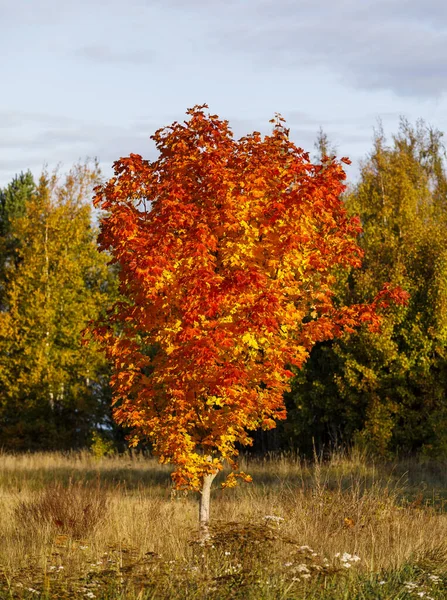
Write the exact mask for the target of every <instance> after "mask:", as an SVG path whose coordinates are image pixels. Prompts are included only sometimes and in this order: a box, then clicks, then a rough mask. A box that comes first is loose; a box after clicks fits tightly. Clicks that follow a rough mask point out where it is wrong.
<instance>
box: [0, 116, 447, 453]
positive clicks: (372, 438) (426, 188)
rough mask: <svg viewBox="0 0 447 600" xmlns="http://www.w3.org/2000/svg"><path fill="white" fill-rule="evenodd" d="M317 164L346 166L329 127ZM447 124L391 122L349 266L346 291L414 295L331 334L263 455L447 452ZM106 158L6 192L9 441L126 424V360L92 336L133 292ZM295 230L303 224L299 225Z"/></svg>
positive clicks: (3, 245) (2, 413)
mask: <svg viewBox="0 0 447 600" xmlns="http://www.w3.org/2000/svg"><path fill="white" fill-rule="evenodd" d="M317 146H318V149H319V157H318V159H317V161H320V162H322V164H326V165H328V164H330V161H328V155H329V158H330V155H331V149H330V147H329V145H328V142H327V138H326V137H325V136H324V135H320V138H319V141H318V144H317ZM444 158H445V156H444V146H443V144H442V133H441V132H440V131H438V130H435V129H433V128H430V127H429V126H427V125H426V124H425V123H424V122H422V121H420V122H418V123H417V124H416V125H414V126H413V125H411V124H410V123H409V122H407V121H406V120H401V123H400V126H399V129H398V131H397V133H396V134H395V135H393V136H392V137H391V139H390V140H387V139H386V137H385V135H384V133H383V131H381V130H380V129H379V131H377V132H375V136H374V140H373V147H372V149H371V151H370V153H369V154H368V156H367V157H366V158H365V159H364V160H363V162H362V165H361V169H360V174H359V177H358V181H357V182H356V183H355V184H352V185H350V186H349V187H348V189H347V190H346V191H345V192H344V196H343V199H344V203H345V206H346V208H347V209H348V211H349V213H350V214H351V215H358V216H359V218H360V221H361V225H362V228H363V232H362V233H361V235H360V238H359V245H360V247H361V248H362V250H363V252H364V256H363V266H362V267H361V268H360V269H352V270H349V269H348V270H346V269H343V270H342V269H337V268H336V267H335V268H334V276H335V278H336V297H335V301H336V303H338V304H339V305H340V306H342V305H345V304H356V303H363V302H367V301H368V300H369V299H371V298H372V297H374V296H375V295H376V294H377V293H378V292H379V291H380V290H381V289H382V287H383V285H384V283H385V282H390V284H391V285H399V286H400V287H402V288H403V289H404V290H406V291H408V292H409V294H410V299H409V302H408V303H407V304H406V305H405V306H398V305H396V306H393V307H391V309H390V310H389V311H388V313H387V316H386V317H385V320H384V322H383V324H382V328H381V331H380V333H373V332H371V331H369V329H368V328H367V327H366V326H365V327H364V328H361V330H360V332H357V333H356V334H355V335H351V334H350V333H345V334H344V335H343V336H342V337H341V338H340V339H338V340H331V341H326V342H321V343H317V344H316V346H315V347H314V348H313V350H312V352H311V353H310V356H309V358H308V360H307V362H306V363H305V365H304V366H303V367H302V368H301V369H297V368H295V367H293V366H291V367H290V368H291V370H293V371H294V377H293V379H292V385H291V390H290V391H289V392H286V393H285V402H286V407H287V413H288V416H287V419H286V421H284V422H278V427H277V428H276V430H272V431H269V432H260V433H256V434H254V438H255V443H254V449H255V450H257V451H265V450H280V449H297V450H299V451H300V452H303V453H311V452H312V451H313V449H314V448H317V450H318V451H319V450H320V449H323V448H324V447H328V446H330V445H334V444H336V445H351V444H355V445H360V446H362V447H365V448H368V449H370V450H371V451H373V452H375V453H377V454H380V455H382V456H390V455H393V454H396V453H397V454H407V453H423V454H426V455H432V456H445V455H446V454H447V399H446V389H447V237H446V235H445V232H446V227H445V225H446V220H447V177H446V172H445V162H444ZM100 178H101V176H100V173H99V169H98V167H97V165H96V164H94V163H85V164H78V165H75V166H74V167H73V168H72V169H71V171H70V172H69V173H68V174H67V175H65V176H59V175H58V173H52V174H51V173H47V172H44V173H43V174H42V175H41V177H40V178H39V180H38V181H36V180H35V179H34V178H33V176H32V175H31V173H29V172H28V173H22V174H20V175H18V176H16V177H15V178H14V179H13V181H11V183H9V184H8V185H7V186H6V187H5V188H4V189H2V190H0V447H2V448H3V449H5V450H14V451H22V450H37V449H63V450H65V449H70V448H79V447H84V446H86V445H88V444H89V443H90V441H91V439H92V434H93V433H94V432H98V431H99V432H101V435H103V436H109V437H111V438H113V439H114V441H115V442H116V443H120V442H121V440H122V438H123V432H122V430H120V429H118V428H117V427H116V426H115V425H114V424H113V420H112V419H111V409H110V398H111V394H110V389H109V380H110V376H111V369H110V366H109V364H108V363H107V361H106V359H105V357H104V354H103V353H102V351H101V350H100V349H99V348H98V347H97V346H96V345H95V343H94V341H92V340H91V341H90V342H89V343H88V344H82V343H81V342H82V332H83V331H84V330H85V328H86V327H87V326H88V324H89V323H90V322H91V321H95V320H97V319H98V318H100V317H101V316H103V315H104V314H105V313H106V311H107V308H108V307H109V306H111V305H112V304H113V303H114V302H115V301H116V299H117V294H118V292H117V289H118V279H119V272H118V270H117V269H116V268H115V267H114V266H111V265H109V264H108V258H107V256H106V255H105V254H104V253H100V252H99V251H98V248H97V230H96V226H95V222H96V221H95V218H94V214H93V211H92V205H91V198H92V196H93V188H94V186H95V185H97V184H98V183H99V182H100V180H101V179H100ZM290 228H291V229H293V223H290Z"/></svg>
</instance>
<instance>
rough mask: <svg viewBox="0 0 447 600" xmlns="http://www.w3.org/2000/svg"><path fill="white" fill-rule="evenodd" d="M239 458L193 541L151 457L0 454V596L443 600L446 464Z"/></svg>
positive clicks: (193, 530)
mask: <svg viewBox="0 0 447 600" xmlns="http://www.w3.org/2000/svg"><path fill="white" fill-rule="evenodd" d="M242 462H243V463H244V464H243V468H244V470H246V471H247V472H249V473H250V474H251V475H252V476H253V480H254V481H253V483H252V484H242V485H241V486H240V487H238V488H235V489H227V490H221V489H219V482H217V483H215V491H214V493H213V495H212V503H211V512H212V515H211V517H212V538H211V540H210V541H209V542H208V543H207V544H205V545H203V544H200V543H199V542H198V540H197V497H196V496H194V494H185V493H183V492H177V493H175V492H173V490H172V488H171V483H170V476H169V469H167V468H166V467H162V466H160V465H158V463H157V462H156V461H155V460H154V459H151V458H145V457H143V456H139V455H133V456H131V455H126V456H111V457H103V458H95V457H94V456H93V455H91V454H89V453H88V452H83V453H78V454H69V455H63V454H32V455H31V454H30V455H17V456H14V455H9V454H2V455H1V456H0V509H1V513H0V536H1V544H0V598H1V599H2V600H3V599H6V598H11V599H12V598H14V599H15V598H17V599H18V598H20V599H21V598H48V599H50V598H51V599H63V598H67V599H78V598H83V599H89V598H91V599H94V598H96V599H98V600H99V599H109V600H112V599H113V600H118V599H123V600H124V599H129V600H137V599H138V600H148V599H166V600H168V599H173V600H176V599H184V598H188V599H213V600H214V599H224V598H225V599H226V598H243V599H244V600H251V599H253V600H262V599H266V600H267V599H271V600H279V599H284V600H285V599H289V600H293V599H299V598H306V599H323V598H324V599H329V598H335V599H338V598H340V599H343V598H345V599H349V600H351V599H356V598H358V599H371V600H372V599H374V600H376V599H386V598H387V599H402V600H403V599H413V598H414V599H416V598H425V599H426V600H427V599H428V600H429V599H430V598H431V599H439V600H440V599H441V598H446V597H447V511H446V508H447V463H431V462H427V461H426V462H421V461H416V460H412V461H410V460H408V461H400V462H394V463H393V464H389V463H388V464H379V463H374V462H372V461H371V460H368V459H367V458H365V457H364V456H361V455H359V454H356V453H353V454H351V455H350V456H347V455H343V454H333V455H332V456H331V457H330V458H329V459H328V460H326V461H323V460H319V459H317V460H314V461H312V462H304V461H302V460H300V459H299V458H297V457H291V456H289V457H287V456H283V457H276V458H271V459H263V460H254V459H252V460H248V459H244V460H243V461H242Z"/></svg>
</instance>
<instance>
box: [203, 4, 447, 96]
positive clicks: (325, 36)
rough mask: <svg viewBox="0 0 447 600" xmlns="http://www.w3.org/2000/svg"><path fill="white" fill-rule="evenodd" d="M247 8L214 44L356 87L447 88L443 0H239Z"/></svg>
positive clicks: (412, 91) (415, 92)
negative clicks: (322, 73) (321, 72)
mask: <svg viewBox="0 0 447 600" xmlns="http://www.w3.org/2000/svg"><path fill="white" fill-rule="evenodd" d="M244 7H245V13H244V14H243V18H241V19H239V20H238V21H235V20H233V22H230V21H231V20H230V19H227V20H226V21H224V25H223V26H222V27H221V28H220V35H218V36H217V37H216V38H215V39H214V41H210V43H211V44H212V45H213V46H214V47H215V48H216V50H217V49H218V48H220V49H221V50H222V49H223V48H226V47H228V46H231V47H232V48H233V50H236V51H239V52H243V53H246V54H248V55H249V56H250V57H251V58H252V60H253V62H254V63H255V64H256V63H258V64H259V66H260V67H261V66H264V67H265V66H269V67H271V68H276V67H278V66H286V67H289V68H290V67H294V66H296V67H297V69H298V68H300V67H303V66H305V67H308V68H311V69H314V68H323V69H324V70H325V71H326V73H329V74H333V75H335V76H336V77H337V78H338V79H339V80H340V81H341V82H343V83H348V84H349V85H351V86H353V87H356V88H360V89H367V90H371V89H381V90H391V91H393V92H394V93H395V94H397V95H399V96H413V97H420V98H423V97H433V96H435V97H436V96H439V95H441V94H442V93H443V92H445V91H446V90H447V62H446V61H445V56H446V55H447V10H446V8H445V0H426V1H425V2H421V1H420V0H386V1H385V0H380V1H377V0H375V1H373V0H369V1H368V0H366V1H364V2H358V0H345V1H342V0H340V1H339V2H328V1H327V0H316V1H314V2H312V3H306V4H305V3H300V2H296V1H291V0H264V1H263V2H259V3H257V2H249V3H243V2H242V0H241V1H240V2H239V9H240V10H242V9H243V8H244ZM235 23H239V24H238V25H237V24H236V25H235Z"/></svg>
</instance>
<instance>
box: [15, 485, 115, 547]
mask: <svg viewBox="0 0 447 600" xmlns="http://www.w3.org/2000/svg"><path fill="white" fill-rule="evenodd" d="M107 508H108V496H107V494H106V492H105V491H104V490H103V489H102V488H101V487H100V484H99V482H96V483H91V482H90V483H84V482H82V481H78V482H73V481H72V480H71V479H70V481H69V483H68V485H67V486H64V485H63V484H61V483H59V482H58V483H53V484H52V485H49V486H47V487H46V488H45V489H44V490H42V491H40V492H39V493H38V494H37V497H34V498H32V499H31V500H24V501H20V502H19V504H18V505H17V506H16V508H15V516H16V518H17V520H18V521H19V522H20V524H21V526H24V525H25V526H27V527H30V528H33V529H38V528H41V527H42V525H44V524H46V525H48V526H50V527H52V528H54V529H56V530H57V531H58V532H60V533H63V534H66V535H70V536H72V537H75V538H79V537H82V536H84V535H86V534H87V533H90V532H92V531H93V530H95V529H96V527H97V526H98V525H99V524H100V523H101V522H102V521H103V520H104V518H105V516H106V514H107Z"/></svg>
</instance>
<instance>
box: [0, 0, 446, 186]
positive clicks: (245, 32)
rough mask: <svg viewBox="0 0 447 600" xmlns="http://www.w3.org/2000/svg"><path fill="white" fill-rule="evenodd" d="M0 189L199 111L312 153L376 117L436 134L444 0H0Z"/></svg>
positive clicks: (115, 150)
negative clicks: (287, 136) (274, 128)
mask: <svg viewBox="0 0 447 600" xmlns="http://www.w3.org/2000/svg"><path fill="white" fill-rule="evenodd" d="M0 52H1V56H2V59H1V63H0V64H1V66H0V90H1V93H0V186H2V185H5V184H6V183H7V182H8V181H10V179H11V178H12V177H13V176H14V174H15V173H18V172H20V171H21V170H26V169H28V168H30V169H31V170H32V171H33V172H34V173H35V174H38V173H40V171H41V169H42V167H43V165H44V164H47V165H48V166H49V167H50V168H53V167H55V166H56V165H57V163H62V164H63V165H64V166H65V167H69V166H70V165H71V164H72V163H73V162H75V161H76V160H78V159H83V158H84V157H86V156H92V157H93V156H96V157H98V158H99V160H100V162H101V165H102V167H103V171H104V174H105V175H106V176H110V174H111V165H112V163H113V161H114V160H116V159H118V158H119V157H120V156H126V155H128V154H129V153H130V152H134V153H140V154H142V155H143V156H144V157H145V158H154V157H155V154H154V147H153V145H152V142H151V140H150V139H149V136H150V135H151V134H152V133H153V132H154V131H155V130H156V129H157V128H159V127H161V126H164V125H168V124H170V123H172V121H174V120H182V119H183V118H184V114H185V111H186V109H187V108H189V107H192V106H194V105H195V104H203V103H207V104H208V105H209V107H210V111H211V112H212V113H217V114H218V115H219V116H220V117H222V118H225V119H228V120H229V121H230V124H231V125H232V128H233V131H234V133H235V135H236V136H237V137H240V136H242V135H245V134H246V133H249V132H251V131H253V130H258V131H261V132H263V133H267V132H268V131H269V130H270V127H271V125H270V124H269V119H270V118H272V117H273V116H274V114H275V113H276V112H279V113H281V114H282V115H283V116H284V117H285V118H286V120H287V122H288V126H289V127H290V129H291V137H292V139H293V141H295V142H296V143H297V144H298V145H300V146H301V147H303V148H304V149H306V150H308V151H311V152H313V143H314V140H315V138H316V135H317V132H318V130H319V128H320V127H322V128H323V129H324V130H325V132H326V133H327V134H328V136H329V138H330V139H331V141H332V142H333V144H334V145H335V146H336V147H337V149H338V150H337V152H338V154H339V155H340V156H342V155H348V156H350V157H351V159H352V160H353V161H354V165H353V166H352V167H349V169H350V170H349V171H348V175H349V177H350V179H351V180H352V179H354V178H355V174H356V172H357V170H356V165H357V164H358V160H359V159H360V158H362V157H364V156H365V154H366V153H367V152H368V151H369V150H370V148H371V140H372V134H373V128H374V126H376V125H377V119H378V118H381V119H382V122H383V125H384V128H385V131H386V132H388V133H393V131H396V127H397V124H398V120H399V116H400V115H403V116H406V117H407V118H408V119H410V120H411V121H412V122H415V120H416V119H417V118H423V119H424V120H425V121H426V122H427V123H429V124H431V125H433V126H434V127H437V128H439V129H441V130H442V131H447V96H446V92H447V60H446V58H447V5H446V0H312V1H311V2H309V0H119V1H118V0H77V1H73V0H0Z"/></svg>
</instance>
